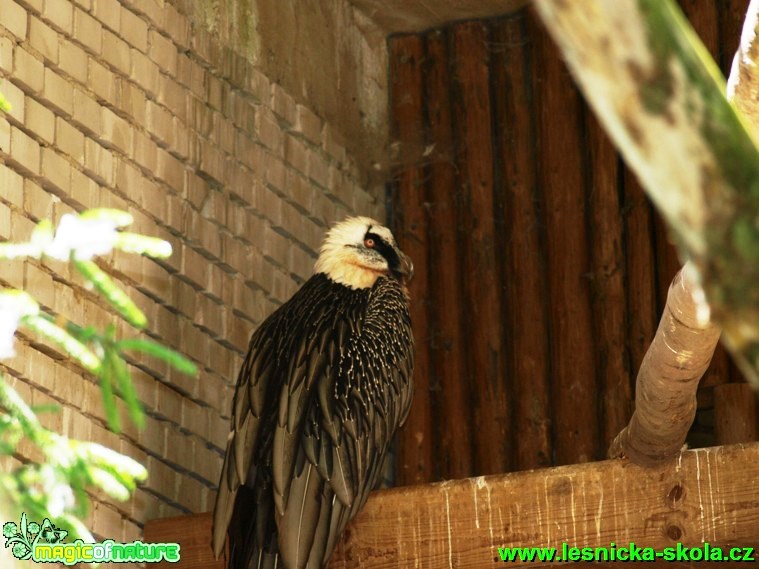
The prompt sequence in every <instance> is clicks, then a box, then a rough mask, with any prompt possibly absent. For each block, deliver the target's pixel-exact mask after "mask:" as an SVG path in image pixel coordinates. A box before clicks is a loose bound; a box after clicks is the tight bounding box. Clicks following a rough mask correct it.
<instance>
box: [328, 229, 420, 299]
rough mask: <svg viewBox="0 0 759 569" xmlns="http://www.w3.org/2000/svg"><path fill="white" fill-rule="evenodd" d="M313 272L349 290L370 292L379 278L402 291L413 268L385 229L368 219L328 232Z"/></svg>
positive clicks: (411, 274) (409, 278)
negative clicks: (394, 283)
mask: <svg viewBox="0 0 759 569" xmlns="http://www.w3.org/2000/svg"><path fill="white" fill-rule="evenodd" d="M314 270H315V271H316V272H317V273H324V274H326V275H327V276H328V277H329V278H330V279H332V280H333V281H335V282H338V283H340V284H344V285H346V286H349V287H351V288H369V287H371V286H373V285H374V283H375V281H376V280H377V279H378V278H379V277H381V276H389V277H392V278H395V279H397V280H398V281H400V282H401V284H402V285H403V286H404V287H405V285H406V284H407V283H408V281H410V280H411V277H412V276H413V274H414V265H413V263H412V262H411V259H409V258H408V257H407V256H406V255H405V254H404V253H403V251H401V250H400V249H399V248H398V245H397V244H396V242H395V238H394V237H393V234H392V233H391V232H390V230H389V229H388V228H387V227H384V226H382V225H381V224H380V223H379V222H377V221H375V220H373V219H370V218H368V217H350V218H348V219H346V220H345V221H342V222H340V223H338V224H336V225H334V226H333V227H332V228H331V229H330V230H329V231H328V232H327V236H326V237H325V238H324V243H323V244H322V247H321V251H320V253H319V258H318V259H317V261H316V265H315V266H314Z"/></svg>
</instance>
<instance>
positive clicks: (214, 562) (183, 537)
mask: <svg viewBox="0 0 759 569" xmlns="http://www.w3.org/2000/svg"><path fill="white" fill-rule="evenodd" d="M212 526H213V513H212V512H208V513H204V514H194V515H191V516H175V517H172V518H163V519H159V520H150V521H148V522H146V523H145V529H144V541H145V543H167V542H172V543H179V545H180V547H179V557H180V560H179V562H178V563H169V562H168V561H164V562H162V563H157V564H155V565H151V567H155V568H156V569H168V568H169V567H181V568H182V569H196V568H197V569H227V563H228V561H227V552H228V546H227V547H225V551H224V555H222V557H221V558H219V559H215V558H214V555H213V551H212V550H211V527H212Z"/></svg>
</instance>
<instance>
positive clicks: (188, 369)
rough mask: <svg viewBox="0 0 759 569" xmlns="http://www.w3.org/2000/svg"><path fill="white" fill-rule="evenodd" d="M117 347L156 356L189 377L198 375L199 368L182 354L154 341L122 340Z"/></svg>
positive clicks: (140, 339) (139, 339) (141, 339)
mask: <svg viewBox="0 0 759 569" xmlns="http://www.w3.org/2000/svg"><path fill="white" fill-rule="evenodd" d="M116 346H117V347H118V348H119V349H120V350H133V351H135V352H142V353H144V354H148V355H150V356H154V357H156V358H158V359H161V360H163V361H165V362H167V363H168V364H169V365H170V366H172V367H173V368H175V369H177V370H179V371H181V372H182V373H186V374H188V375H196V374H197V373H198V368H197V366H196V365H195V364H194V363H193V362H191V361H190V360H188V359H187V358H186V357H184V356H183V355H182V354H180V353H178V352H175V351H174V350H172V349H171V348H167V347H166V346H162V345H161V344H159V343H157V342H153V341H152V340H146V339H143V338H129V339H127V340H121V341H120V342H117V343H116Z"/></svg>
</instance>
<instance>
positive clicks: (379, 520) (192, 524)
mask: <svg viewBox="0 0 759 569" xmlns="http://www.w3.org/2000/svg"><path fill="white" fill-rule="evenodd" d="M757 480H759V443H752V444H748V445H734V446H726V447H716V448H710V449H699V450H695V451H685V452H684V453H682V455H681V456H680V457H678V458H677V459H676V460H674V461H672V462H671V463H669V464H667V465H664V466H659V467H655V468H641V467H638V466H635V465H633V464H631V463H629V462H626V461H621V460H610V461H604V462H593V463H585V464H580V465H573V466H562V467H556V468H549V469H544V470H531V471H527V472H517V473H513V474H506V475H497V476H488V477H479V478H470V479H464V480H454V481H450V482H444V483H437V484H427V485H423V486H410V487H403V488H394V489H392V490H383V491H379V492H375V493H374V494H372V496H371V497H370V498H369V501H368V502H367V504H366V507H365V508H364V510H363V511H362V512H361V513H360V514H359V515H358V517H357V518H356V519H355V520H354V521H353V523H352V524H351V525H350V526H349V527H348V529H347V531H346V533H345V536H344V542H343V543H342V544H341V545H339V546H338V549H337V550H336V552H335V554H334V555H333V558H332V560H331V562H330V563H329V568H330V569H354V568H359V567H360V568H363V569H391V568H392V569H395V568H398V567H415V568H418V569H433V568H434V569H437V568H439V567H457V568H459V569H466V568H472V569H474V568H477V569H480V568H482V567H503V563H502V562H501V561H500V557H499V553H498V549H497V548H498V547H507V546H520V547H561V544H562V543H563V542H568V543H569V544H571V545H576V546H579V547H586V546H587V547H601V546H605V547H608V546H609V545H610V543H611V542H614V543H616V544H618V545H623V544H629V543H630V542H631V541H632V542H635V544H636V545H637V546H639V547H646V546H650V547H654V548H657V549H662V548H664V547H670V546H673V545H675V544H677V543H678V542H681V543H682V544H683V545H685V546H695V545H699V544H702V543H703V542H708V543H709V544H711V545H712V546H722V547H725V546H736V547H737V546H756V545H757V544H758V543H759V484H757ZM210 532H211V516H210V514H201V515H196V516H185V517H180V518H171V519H166V520H156V521H153V522H148V523H147V524H146V526H145V540H146V541H151V542H152V541H163V542H165V541H179V542H180V543H181V544H182V550H181V554H182V559H181V561H180V562H179V563H177V564H174V567H176V568H190V567H208V568H217V567H218V568H219V569H221V568H222V567H224V565H219V564H214V562H213V557H212V555H211V551H210V545H209V543H210ZM508 566H509V567H513V568H518V567H528V566H535V564H524V563H509V565H508ZM556 566H557V567H558V566H565V567H566V564H564V565H561V564H557V565H556ZM604 566H615V565H614V564H604ZM617 566H619V567H632V566H634V565H628V564H624V565H623V564H619V565H617ZM641 566H644V565H641ZM649 566H656V565H654V564H650V565H649ZM687 566H689V565H687V564H685V565H682V564H681V565H679V567H687ZM694 566H695V565H694ZM721 566H723V567H740V566H747V567H750V566H751V565H750V564H745V565H741V564H733V563H730V564H725V563H723V564H722V565H721ZM572 567H575V566H574V565H573V566H572ZM667 567H678V565H675V564H672V565H669V564H668V565H667Z"/></svg>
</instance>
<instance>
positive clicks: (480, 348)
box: [450, 22, 512, 475]
mask: <svg viewBox="0 0 759 569" xmlns="http://www.w3.org/2000/svg"><path fill="white" fill-rule="evenodd" d="M488 44H489V31H488V28H487V27H486V25H485V24H484V23H482V22H465V23H462V24H458V25H456V26H454V27H453V29H452V30H451V32H450V46H451V47H450V49H451V52H450V59H451V72H452V82H451V87H452V99H453V119H454V125H455V132H456V134H457V137H458V138H457V140H456V165H457V168H458V174H459V178H458V179H459V188H460V192H461V195H462V199H461V204H460V208H459V218H458V219H459V225H460V227H461V228H462V230H463V231H464V232H465V235H466V236H467V238H466V241H465V243H466V245H465V247H464V248H463V254H462V256H461V260H462V273H463V291H464V297H463V299H464V310H463V311H461V312H459V314H460V317H461V318H462V320H463V324H464V327H465V330H466V335H467V341H468V350H467V364H468V365H467V371H468V375H469V380H470V385H471V392H472V394H471V400H472V404H473V409H474V412H473V413H472V421H473V424H474V425H473V426H474V429H473V437H472V439H473V442H474V462H475V464H474V466H475V470H474V471H473V472H470V473H468V474H469V475H472V474H475V473H478V474H492V473H494V472H505V471H508V470H509V469H510V459H509V458H510V452H509V451H510V447H511V440H512V429H511V421H510V417H511V413H510V402H509V395H508V390H507V384H506V377H505V354H504V351H503V334H502V331H501V320H502V313H501V295H502V292H501V290H502V286H503V285H502V282H503V279H502V276H501V268H500V259H499V255H497V251H496V244H497V243H500V242H502V241H503V239H502V238H499V235H498V232H499V231H500V232H502V228H497V227H496V225H495V223H494V221H495V220H494V215H493V212H494V209H495V202H494V183H495V181H494V178H493V133H492V130H491V121H492V116H491V100H490V84H489V67H488V61H489V50H488ZM462 379H463V378H462Z"/></svg>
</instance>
